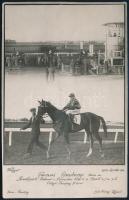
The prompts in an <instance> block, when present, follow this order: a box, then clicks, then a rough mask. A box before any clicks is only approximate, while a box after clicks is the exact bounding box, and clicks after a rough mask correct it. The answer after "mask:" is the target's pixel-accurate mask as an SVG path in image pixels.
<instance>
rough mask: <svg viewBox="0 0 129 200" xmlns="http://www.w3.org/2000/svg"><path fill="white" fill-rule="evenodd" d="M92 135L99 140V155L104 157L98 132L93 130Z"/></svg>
mask: <svg viewBox="0 0 129 200" xmlns="http://www.w3.org/2000/svg"><path fill="white" fill-rule="evenodd" d="M94 136H95V137H96V139H97V140H98V142H99V145H100V150H99V151H100V153H101V157H104V153H103V148H102V138H101V137H100V135H99V133H98V132H95V133H94Z"/></svg>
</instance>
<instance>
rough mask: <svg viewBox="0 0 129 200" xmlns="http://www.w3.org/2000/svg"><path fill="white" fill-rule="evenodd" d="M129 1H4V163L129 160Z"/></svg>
mask: <svg viewBox="0 0 129 200" xmlns="http://www.w3.org/2000/svg"><path fill="white" fill-rule="evenodd" d="M125 22H126V21H125V4H103V5H101V4H97V5H94V4H93V5H92V4H85V5H61V6H60V5H45V4H44V5H38V4H37V5H23V4H22V5H16V4H14V5H13V4H5V5H4V31H5V33H4V34H5V38H4V66H3V68H4V106H3V110H4V115H3V117H4V132H3V163H4V165H46V164H47V165H53V164H54V165H65V164H67V165H124V164H125V142H126V141H125V134H126V133H125V92H126V89H125V82H126V80H125V79H126V77H127V74H125V72H126V69H125V68H127V64H126V60H125V56H126V55H125V52H126V51H125V39H126V38H125V37H126V35H125Z"/></svg>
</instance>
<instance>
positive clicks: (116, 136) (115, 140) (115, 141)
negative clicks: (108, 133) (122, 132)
mask: <svg viewBox="0 0 129 200" xmlns="http://www.w3.org/2000/svg"><path fill="white" fill-rule="evenodd" d="M118 133H119V132H118V131H117V132H116V134H115V138H114V143H117V138H118Z"/></svg>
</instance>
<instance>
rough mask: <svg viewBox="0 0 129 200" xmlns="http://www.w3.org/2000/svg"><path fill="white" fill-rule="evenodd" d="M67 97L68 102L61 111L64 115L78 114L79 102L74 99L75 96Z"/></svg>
mask: <svg viewBox="0 0 129 200" xmlns="http://www.w3.org/2000/svg"><path fill="white" fill-rule="evenodd" d="M69 97H70V101H69V103H68V104H67V105H66V106H65V107H64V108H63V110H64V111H65V112H66V114H72V115H75V114H79V113H80V109H81V105H80V103H79V101H78V100H77V99H76V98H75V94H74V93H71V94H70V95H69Z"/></svg>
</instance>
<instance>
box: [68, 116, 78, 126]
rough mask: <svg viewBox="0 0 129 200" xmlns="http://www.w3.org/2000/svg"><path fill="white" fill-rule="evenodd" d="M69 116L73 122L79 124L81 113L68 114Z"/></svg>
mask: <svg viewBox="0 0 129 200" xmlns="http://www.w3.org/2000/svg"><path fill="white" fill-rule="evenodd" d="M69 118H70V120H71V122H72V123H73V124H77V125H80V123H81V115H80V114H69Z"/></svg>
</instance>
